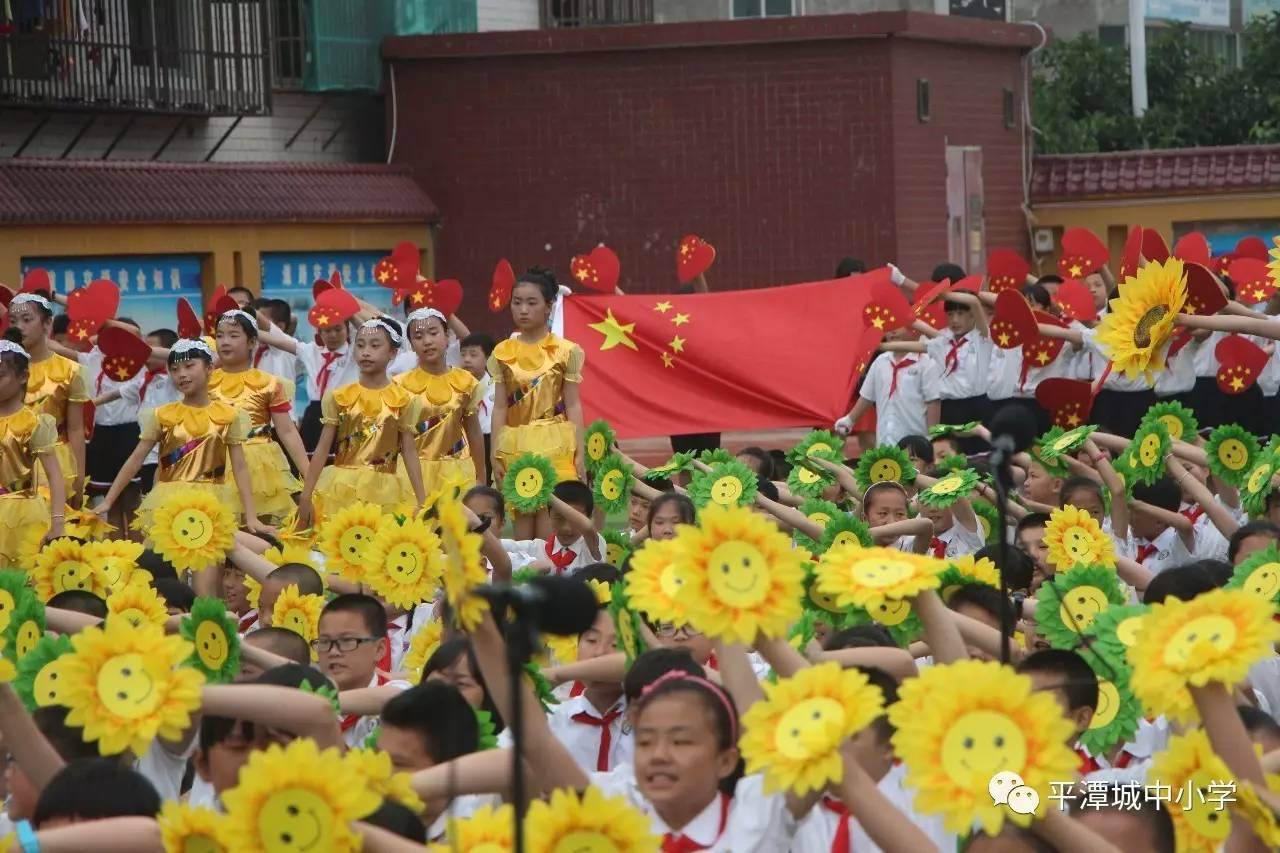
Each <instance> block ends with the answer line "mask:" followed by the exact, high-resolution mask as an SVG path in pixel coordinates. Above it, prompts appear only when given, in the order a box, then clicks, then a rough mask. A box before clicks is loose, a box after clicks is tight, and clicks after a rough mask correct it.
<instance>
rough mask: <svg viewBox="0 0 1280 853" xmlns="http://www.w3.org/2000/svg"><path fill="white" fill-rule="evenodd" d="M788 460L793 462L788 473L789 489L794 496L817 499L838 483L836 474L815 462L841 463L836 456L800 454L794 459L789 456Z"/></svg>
mask: <svg viewBox="0 0 1280 853" xmlns="http://www.w3.org/2000/svg"><path fill="white" fill-rule="evenodd" d="M793 452H794V451H793ZM788 458H789V459H790V460H791V470H790V471H788V472H787V488H788V489H790V490H791V493H792V494H793V495H799V496H800V497H802V498H816V497H819V496H820V495H821V494H822V492H823V490H824V489H826V488H827V486H830V485H831V484H832V483H834V482H835V481H836V475H835V474H833V473H831V472H830V471H828V470H827V469H826V468H823V467H822V466H821V465H818V464H816V463H815V462H814V461H813V460H814V459H826V460H827V461H829V462H839V461H840V458H839V457H838V456H836V455H835V454H827V453H811V454H799V455H796V456H794V457H793V456H788Z"/></svg>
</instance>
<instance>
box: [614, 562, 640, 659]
mask: <svg viewBox="0 0 1280 853" xmlns="http://www.w3.org/2000/svg"><path fill="white" fill-rule="evenodd" d="M626 587H627V585H626V584H625V583H624V582H623V581H618V582H617V583H615V584H614V585H613V588H612V592H611V598H610V599H609V613H610V615H612V616H613V624H614V627H615V628H616V633H615V636H616V638H617V644H618V650H619V651H621V652H623V653H624V654H625V655H626V656H627V666H628V668H629V667H630V666H631V662H632V661H634V660H635V659H636V658H638V657H640V655H642V654H644V652H645V644H644V634H643V633H642V632H641V631H640V625H641V619H640V614H639V613H636V612H635V610H633V609H632V607H631V600H630V599H628V598H627V590H626Z"/></svg>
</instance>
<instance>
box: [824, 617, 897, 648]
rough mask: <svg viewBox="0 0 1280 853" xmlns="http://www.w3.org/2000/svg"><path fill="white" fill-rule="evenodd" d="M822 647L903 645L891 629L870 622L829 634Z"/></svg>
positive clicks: (884, 646) (890, 646)
mask: <svg viewBox="0 0 1280 853" xmlns="http://www.w3.org/2000/svg"><path fill="white" fill-rule="evenodd" d="M822 648H823V649H824V650H825V651H828V652H834V651H836V650H837V649H881V648H884V649H898V648H901V646H900V645H898V643H897V641H896V640H894V639H893V635H892V634H890V633H889V629H887V628H885V627H884V626H883V625H877V624H875V623H874V622H868V623H867V624H865V625H854V626H853V627H852V628H842V629H840V630H839V631H834V632H832V633H830V634H828V635H827V639H826V642H824V643H823V644H822Z"/></svg>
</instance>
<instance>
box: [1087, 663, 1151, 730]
mask: <svg viewBox="0 0 1280 853" xmlns="http://www.w3.org/2000/svg"><path fill="white" fill-rule="evenodd" d="M1079 652H1080V656H1081V657H1083V658H1084V660H1085V662H1086V663H1088V664H1089V668H1090V669H1092V670H1093V674H1094V675H1095V676H1097V678H1098V704H1097V706H1096V707H1095V709H1094V712H1093V719H1092V721H1090V723H1089V728H1088V729H1087V730H1086V731H1085V732H1084V734H1082V735H1081V736H1080V743H1081V744H1083V745H1084V748H1085V749H1087V750H1089V752H1090V754H1092V755H1103V754H1105V753H1107V752H1109V751H1110V750H1111V748H1112V747H1113V746H1115V745H1116V744H1118V743H1124V742H1125V741H1127V740H1129V739H1130V738H1131V737H1133V735H1134V733H1135V732H1137V731H1138V720H1139V719H1140V718H1141V716H1142V703H1141V702H1139V701H1138V699H1137V697H1136V696H1134V695H1133V691H1132V690H1130V689H1129V667H1128V666H1127V665H1125V664H1120V665H1116V664H1114V663H1113V662H1112V661H1111V660H1109V659H1104V658H1102V657H1101V656H1099V655H1097V654H1095V653H1093V652H1091V651H1090V650H1089V649H1087V648H1083V649H1080V650H1079Z"/></svg>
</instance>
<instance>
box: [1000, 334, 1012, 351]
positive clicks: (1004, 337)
mask: <svg viewBox="0 0 1280 853" xmlns="http://www.w3.org/2000/svg"><path fill="white" fill-rule="evenodd" d="M997 339H998V340H999V341H1000V346H1002V347H1007V346H1008V345H1009V341H1010V340H1011V338H1010V337H1009V336H1008V335H1006V334H1004V333H1003V332H1002V333H1000V334H999V335H998V336H997Z"/></svg>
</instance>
